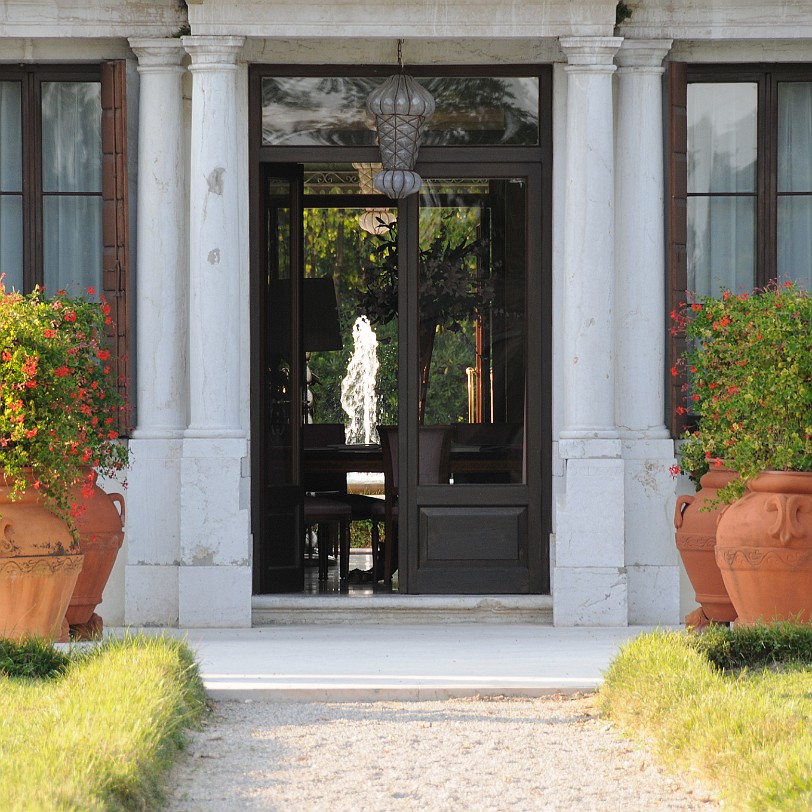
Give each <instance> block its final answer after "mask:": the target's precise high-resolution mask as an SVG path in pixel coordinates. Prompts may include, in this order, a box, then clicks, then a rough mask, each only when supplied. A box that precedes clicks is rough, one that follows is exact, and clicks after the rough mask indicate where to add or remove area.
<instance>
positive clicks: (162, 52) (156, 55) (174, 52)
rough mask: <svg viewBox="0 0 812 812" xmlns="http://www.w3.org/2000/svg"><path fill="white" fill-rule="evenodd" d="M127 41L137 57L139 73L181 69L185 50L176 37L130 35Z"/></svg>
mask: <svg viewBox="0 0 812 812" xmlns="http://www.w3.org/2000/svg"><path fill="white" fill-rule="evenodd" d="M129 42H130V48H132V51H133V53H134V54H135V55H136V56H137V57H138V72H139V73H148V72H170V73H171V72H172V71H174V70H178V71H182V70H183V68H182V67H181V63H182V62H183V60H184V59H185V57H186V51H185V50H184V49H183V45H181V42H180V40H179V39H178V38H177V37H171V38H165V37H130V40H129Z"/></svg>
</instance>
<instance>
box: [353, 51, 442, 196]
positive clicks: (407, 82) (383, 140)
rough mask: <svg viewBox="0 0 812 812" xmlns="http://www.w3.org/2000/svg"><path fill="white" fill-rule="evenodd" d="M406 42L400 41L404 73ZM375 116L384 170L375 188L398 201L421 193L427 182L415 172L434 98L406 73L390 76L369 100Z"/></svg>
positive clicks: (368, 107) (399, 59)
mask: <svg viewBox="0 0 812 812" xmlns="http://www.w3.org/2000/svg"><path fill="white" fill-rule="evenodd" d="M401 45H402V40H400V41H398V62H399V63H400V67H401V71H402V69H403V63H402V60H401ZM367 109H368V110H369V112H370V113H372V115H373V116H375V129H376V131H377V134H378V146H379V148H380V151H381V163H382V164H383V171H381V172H379V173H378V174H377V175H376V176H375V181H374V183H375V188H376V189H377V190H378V191H379V192H383V194H385V195H386V196H387V197H390V198H393V199H395V200H397V199H399V198H402V197H407V196H408V195H411V194H414V193H415V192H417V191H419V189H420V187H421V185H422V183H423V181H422V179H421V177H420V175H418V174H417V172H415V171H414V165H415V164H416V163H417V153H418V151H419V149H420V140H421V137H422V135H423V126H424V125H425V123H426V121H427V119H429V118H430V117H431V115H432V113H434V98H433V97H432V95H431V93H429V92H428V90H426V89H425V88H424V87H423V86H422V85H421V84H420V83H419V82H417V81H416V80H415V79H413V78H412V77H411V76H407V75H406V74H405V73H402V72H401V73H399V74H396V75H395V76H390V77H389V78H388V79H387V80H386V81H385V82H384V83H383V84H382V85H381V86H380V87H379V88H377V89H375V90H373V91H372V93H370V94H369V98H368V99H367Z"/></svg>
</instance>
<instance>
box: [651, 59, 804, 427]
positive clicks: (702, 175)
mask: <svg viewBox="0 0 812 812" xmlns="http://www.w3.org/2000/svg"><path fill="white" fill-rule="evenodd" d="M668 103H669V130H668V144H667V163H668V170H669V171H668V175H669V177H668V184H669V190H668V191H669V195H668V197H669V211H668V212H667V231H668V235H667V236H668V244H669V249H668V277H669V284H668V298H669V301H668V302H667V304H668V312H669V313H670V312H672V311H673V310H674V309H676V308H677V307H678V306H679V303H680V302H684V301H685V297H686V294H687V293H689V292H690V293H694V294H696V295H701V296H713V295H717V294H719V293H720V292H721V290H722V288H729V289H730V290H732V291H734V292H738V291H741V292H746V291H750V290H752V289H753V288H755V287H762V286H764V285H765V284H766V283H767V282H768V281H770V280H778V281H779V282H782V281H787V280H791V281H794V282H797V283H798V284H800V285H801V286H803V287H805V288H807V289H812V65H686V64H684V63H671V64H670V65H669V70H668ZM683 349H684V345H683V344H682V343H681V339H680V338H679V336H671V340H670V341H669V344H668V352H669V357H668V359H667V361H668V363H667V365H666V369H667V370H670V369H671V368H672V367H674V365H675V363H674V362H675V361H676V359H677V358H678V357H679V355H680V354H681V352H682V350H683ZM668 378H669V385H668V386H667V392H668V395H669V397H668V403H667V405H666V408H667V414H666V421H667V423H668V424H669V425H670V428H671V431H672V434H673V435H674V436H675V437H678V436H679V435H680V434H681V433H682V432H683V431H684V430H685V429H686V428H687V427H688V425H689V424H690V415H688V414H685V415H681V414H678V407H679V406H680V405H681V404H682V386H683V383H684V382H683V381H682V380H680V379H675V378H673V377H672V376H670V374H669V375H668Z"/></svg>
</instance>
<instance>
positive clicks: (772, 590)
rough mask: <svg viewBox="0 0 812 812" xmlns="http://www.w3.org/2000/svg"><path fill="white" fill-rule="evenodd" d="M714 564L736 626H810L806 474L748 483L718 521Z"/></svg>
mask: <svg viewBox="0 0 812 812" xmlns="http://www.w3.org/2000/svg"><path fill="white" fill-rule="evenodd" d="M716 561H717V563H718V564H719V568H720V570H721V571H722V577H723V578H724V581H725V585H726V586H727V590H728V593H729V594H730V598H731V600H732V601H733V605H734V606H735V607H736V610H737V612H738V616H739V618H738V621H739V622H740V623H756V622H758V621H764V622H769V621H771V620H789V619H795V618H798V619H799V620H800V621H801V622H805V623H809V622H810V621H812V473H785V472H781V471H765V472H764V473H762V474H760V475H759V476H758V477H756V478H755V479H754V480H752V481H751V482H749V483H748V490H747V492H746V493H745V495H744V496H743V497H742V498H741V499H740V500H739V501H738V502H734V503H733V504H732V505H730V507H729V508H728V509H727V510H726V511H725V512H724V513H723V514H722V517H721V519H720V520H719V526H718V528H717V533H716Z"/></svg>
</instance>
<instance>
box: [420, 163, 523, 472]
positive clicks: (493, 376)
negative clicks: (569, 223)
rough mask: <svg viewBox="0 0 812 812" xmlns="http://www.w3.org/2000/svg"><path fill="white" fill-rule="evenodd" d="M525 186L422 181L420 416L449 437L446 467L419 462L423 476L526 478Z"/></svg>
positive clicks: (503, 181) (505, 181) (518, 183)
mask: <svg viewBox="0 0 812 812" xmlns="http://www.w3.org/2000/svg"><path fill="white" fill-rule="evenodd" d="M525 194H526V183H525V182H524V180H523V179H521V178H511V179H503V178H502V179H485V180H476V179H472V180H467V181H456V182H445V181H436V180H430V181H427V182H426V184H425V185H424V189H423V193H422V195H421V201H420V214H419V250H420V257H419V263H418V274H419V278H418V290H419V315H418V318H419V328H418V344H419V349H418V354H419V366H420V391H419V393H418V397H419V402H418V419H419V421H420V423H421V425H424V426H431V425H434V426H445V427H447V429H448V432H449V441H450V444H451V445H450V454H449V460H448V465H447V471H443V472H442V476H441V477H440V478H439V479H438V478H437V477H435V475H434V472H432V471H431V470H430V468H429V467H428V466H420V467H419V471H420V482H421V484H430V483H431V482H437V481H444V482H451V483H454V484H461V483H473V482H477V483H502V484H504V483H519V482H522V481H523V479H524V476H523V464H522V462H523V461H522V452H523V447H524V404H525V370H526V367H527V364H526V358H525V353H526V347H527V336H526V331H525V303H526V297H525V286H526V278H525V277H526V274H525V268H526V252H525V234H524V228H525V221H526V217H525ZM446 473H447V474H448V476H446ZM425 477H430V479H428V480H426V479H424V478H425Z"/></svg>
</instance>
